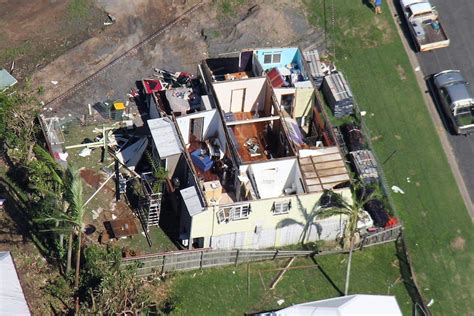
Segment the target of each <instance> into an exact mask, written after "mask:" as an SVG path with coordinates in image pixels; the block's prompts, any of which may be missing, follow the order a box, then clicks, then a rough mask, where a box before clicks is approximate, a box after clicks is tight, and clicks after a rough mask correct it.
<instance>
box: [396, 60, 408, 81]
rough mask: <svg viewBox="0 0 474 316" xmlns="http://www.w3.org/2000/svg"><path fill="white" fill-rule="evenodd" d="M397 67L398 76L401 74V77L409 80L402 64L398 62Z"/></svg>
mask: <svg viewBox="0 0 474 316" xmlns="http://www.w3.org/2000/svg"><path fill="white" fill-rule="evenodd" d="M395 68H396V69H397V72H398V76H400V79H401V80H403V81H404V80H407V74H406V72H405V69H403V67H402V65H400V64H398V65H396V66H395Z"/></svg>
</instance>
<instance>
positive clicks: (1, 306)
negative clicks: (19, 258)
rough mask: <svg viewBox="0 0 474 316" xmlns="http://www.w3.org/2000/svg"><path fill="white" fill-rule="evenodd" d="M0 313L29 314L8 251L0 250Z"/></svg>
mask: <svg viewBox="0 0 474 316" xmlns="http://www.w3.org/2000/svg"><path fill="white" fill-rule="evenodd" d="M0 315H30V310H29V308H28V304H27V303H26V299H25V295H24V294H23V290H22V288H21V285H20V280H19V279H18V274H17V272H16V268H15V264H14V263H13V258H12V256H11V254H10V252H0Z"/></svg>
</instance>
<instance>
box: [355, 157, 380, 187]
mask: <svg viewBox="0 0 474 316" xmlns="http://www.w3.org/2000/svg"><path fill="white" fill-rule="evenodd" d="M350 156H351V159H352V161H353V163H354V166H355V169H356V172H357V175H358V176H359V178H360V179H361V180H362V181H363V182H364V183H366V184H370V183H374V182H376V181H377V180H378V179H379V173H378V171H377V161H376V160H375V157H374V154H373V153H372V152H371V151H370V150H357V151H352V152H350Z"/></svg>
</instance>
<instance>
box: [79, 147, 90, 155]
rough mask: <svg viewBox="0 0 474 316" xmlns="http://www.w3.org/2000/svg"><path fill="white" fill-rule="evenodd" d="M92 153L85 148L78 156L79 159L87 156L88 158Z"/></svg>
mask: <svg viewBox="0 0 474 316" xmlns="http://www.w3.org/2000/svg"><path fill="white" fill-rule="evenodd" d="M91 153H92V149H90V148H88V147H86V148H83V149H82V150H81V151H80V152H79V154H78V155H79V156H80V157H87V156H90V155H91Z"/></svg>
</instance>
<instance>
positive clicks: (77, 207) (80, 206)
mask: <svg viewBox="0 0 474 316" xmlns="http://www.w3.org/2000/svg"><path fill="white" fill-rule="evenodd" d="M66 173H67V179H68V181H67V186H66V192H65V198H66V200H67V201H68V202H69V212H68V213H63V212H58V213H56V214H54V215H52V216H48V217H45V218H42V219H41V221H43V222H54V223H56V222H60V223H62V224H63V225H64V226H66V227H72V231H71V235H70V238H69V249H72V239H73V234H76V235H77V253H76V277H75V281H74V287H75V288H76V290H78V289H79V275H80V266H81V243H82V234H83V232H84V228H85V227H84V214H85V207H84V198H83V186H82V180H81V177H80V176H79V171H78V170H77V169H74V168H72V167H69V168H68V170H67V172H66ZM70 256H71V252H69V250H68V261H70V259H71V258H70ZM78 303H79V302H78V299H77V300H76V311H77V309H78Z"/></svg>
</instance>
